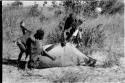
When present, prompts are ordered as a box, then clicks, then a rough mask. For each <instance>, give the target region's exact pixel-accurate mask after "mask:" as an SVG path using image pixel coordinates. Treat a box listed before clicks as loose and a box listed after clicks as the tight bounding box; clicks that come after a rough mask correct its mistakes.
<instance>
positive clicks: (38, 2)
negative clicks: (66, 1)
mask: <svg viewBox="0 0 125 83" xmlns="http://www.w3.org/2000/svg"><path fill="white" fill-rule="evenodd" d="M12 2H14V1H2V5H7V4H8V3H9V4H10V3H12ZM21 2H23V5H24V6H30V5H33V4H34V3H35V2H36V3H37V4H39V5H40V6H42V5H43V3H44V1H21ZM51 2H52V1H47V6H50V5H51ZM56 3H60V1H56Z"/></svg>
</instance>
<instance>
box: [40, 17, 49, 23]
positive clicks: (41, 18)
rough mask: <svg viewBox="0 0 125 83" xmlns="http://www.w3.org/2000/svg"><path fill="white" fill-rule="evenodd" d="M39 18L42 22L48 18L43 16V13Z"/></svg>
mask: <svg viewBox="0 0 125 83" xmlns="http://www.w3.org/2000/svg"><path fill="white" fill-rule="evenodd" d="M39 19H40V22H43V21H47V20H48V18H47V17H45V16H44V15H41V16H40V18H39Z"/></svg>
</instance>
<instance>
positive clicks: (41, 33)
mask: <svg viewBox="0 0 125 83" xmlns="http://www.w3.org/2000/svg"><path fill="white" fill-rule="evenodd" d="M43 36H44V31H43V30H42V29H39V30H37V31H36V33H35V35H34V37H35V38H36V39H39V40H42V39H43Z"/></svg>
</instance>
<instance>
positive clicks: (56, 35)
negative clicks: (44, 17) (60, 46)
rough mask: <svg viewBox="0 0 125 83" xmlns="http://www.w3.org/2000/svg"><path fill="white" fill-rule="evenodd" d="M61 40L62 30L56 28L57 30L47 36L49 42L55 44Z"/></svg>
mask: <svg viewBox="0 0 125 83" xmlns="http://www.w3.org/2000/svg"><path fill="white" fill-rule="evenodd" d="M60 42H61V30H60V29H58V28H56V29H55V31H53V32H52V33H49V35H48V36H47V44H55V43H60Z"/></svg>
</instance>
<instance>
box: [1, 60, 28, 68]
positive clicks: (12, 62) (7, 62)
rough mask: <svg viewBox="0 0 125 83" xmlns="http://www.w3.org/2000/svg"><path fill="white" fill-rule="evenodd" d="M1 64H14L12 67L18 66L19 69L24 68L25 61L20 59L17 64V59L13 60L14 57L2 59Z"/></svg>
mask: <svg viewBox="0 0 125 83" xmlns="http://www.w3.org/2000/svg"><path fill="white" fill-rule="evenodd" d="M2 64H4V65H11V66H14V67H18V68H20V69H25V64H26V61H20V62H19V64H18V61H17V60H15V59H2Z"/></svg>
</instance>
